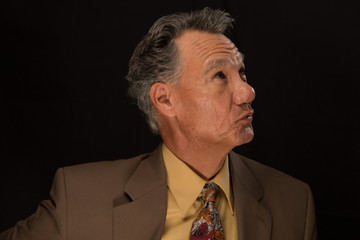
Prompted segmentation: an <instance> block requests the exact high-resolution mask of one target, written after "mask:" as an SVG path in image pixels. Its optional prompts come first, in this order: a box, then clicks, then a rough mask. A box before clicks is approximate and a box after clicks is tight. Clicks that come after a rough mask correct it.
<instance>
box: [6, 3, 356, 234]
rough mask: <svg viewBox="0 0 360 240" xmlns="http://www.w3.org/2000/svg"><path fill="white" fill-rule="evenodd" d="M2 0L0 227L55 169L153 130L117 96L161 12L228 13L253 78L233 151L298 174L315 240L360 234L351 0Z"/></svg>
mask: <svg viewBox="0 0 360 240" xmlns="http://www.w3.org/2000/svg"><path fill="white" fill-rule="evenodd" d="M4 4H5V3H3V7H1V10H0V11H1V15H0V16H1V24H2V27H1V35H2V37H1V58H2V64H1V92H0V94H1V119H2V120H3V121H2V122H3V123H2V124H1V165H0V187H1V192H0V196H1V197H0V231H2V230H4V229H6V228H8V227H10V226H12V225H14V224H15V223H16V222H17V221H18V220H20V219H22V218H25V217H27V216H28V215H30V214H31V213H32V212H34V211H35V209H36V207H37V205H38V203H39V201H41V200H42V199H47V198H48V191H49V189H50V186H51V182H52V178H53V175H54V173H55V171H56V169H57V168H58V167H62V166H65V165H73V164H78V163H83V162H91V161H100V160H108V159H117V158H127V157H130V156H134V155H137V154H139V153H143V152H148V151H151V150H152V149H153V148H154V147H155V146H156V145H157V144H158V143H159V141H160V139H159V137H155V136H153V135H152V134H151V133H150V131H149V130H148V128H147V126H146V123H145V122H144V121H143V119H142V117H141V114H140V113H139V112H138V110H137V108H136V107H135V106H134V105H131V104H130V101H129V99H128V98H127V97H126V86H127V84H126V82H125V80H124V76H125V75H126V73H127V66H128V60H129V58H130V56H131V54H132V51H133V49H134V47H135V45H136V43H137V42H139V40H140V39H141V36H142V35H144V34H145V33H146V31H147V29H148V28H149V27H150V26H151V24H152V23H153V22H154V21H155V20H156V19H157V18H159V17H160V16H163V15H165V14H169V13H173V12H177V11H188V10H194V9H199V8H202V7H204V6H211V7H213V8H221V9H224V10H227V11H229V12H230V13H231V14H232V16H234V17H235V18H236V24H235V29H234V34H233V36H232V39H233V40H234V41H235V43H236V44H237V46H238V47H239V49H240V50H241V51H242V52H243V53H244V54H245V55H246V62H245V63H246V66H247V75H248V79H249V81H250V84H251V85H253V87H254V88H255V90H256V93H257V97H256V100H255V102H254V108H255V110H256V114H255V118H254V128H255V139H254V141H253V142H251V143H249V144H247V145H244V146H241V147H239V148H237V149H236V151H237V152H239V153H242V154H243V155H245V156H248V157H250V158H253V159H255V160H257V161H259V162H261V163H264V164H267V165H269V166H272V167H275V168H277V169H280V170H282V171H284V172H286V173H288V174H290V175H292V176H294V177H296V178H299V179H301V180H303V181H305V182H307V183H308V184H309V185H310V186H311V188H312V190H313V193H314V197H315V201H316V207H317V217H318V228H319V236H320V239H350V237H352V239H359V238H358V237H359V233H358V228H359V226H360V225H359V212H360V211H359V208H360V207H359V206H360V204H359V201H360V196H359V189H360V188H359V187H360V184H359V182H360V180H359V170H360V168H359V160H360V154H359V147H360V146H359V140H358V135H359V114H358V111H359V101H358V97H359V92H358V91H357V83H358V81H359V77H358V71H359V62H358V61H357V60H358V58H359V56H360V55H359V48H358V44H359V41H360V39H359V34H358V32H359V29H360V24H359V21H358V20H359V18H358V16H359V14H360V11H359V8H357V7H355V5H354V4H350V3H348V2H346V1H326V0H312V1H310V0H296V1H288V0H275V1H266V0H263V1H252V0H228V1H215V0H213V1H210V0H208V1H205V0H197V1H195V0H193V1H190V0H184V1H165V0H163V1H160V0H158V1H155V0H153V1H142V2H140V1H131V3H129V2H126V1H115V0H112V1H105V0H93V1H84V2H81V1H75V0H73V1H56V2H55V1H39V0H37V1H25V0H17V1H7V3H6V4H5V5H4Z"/></svg>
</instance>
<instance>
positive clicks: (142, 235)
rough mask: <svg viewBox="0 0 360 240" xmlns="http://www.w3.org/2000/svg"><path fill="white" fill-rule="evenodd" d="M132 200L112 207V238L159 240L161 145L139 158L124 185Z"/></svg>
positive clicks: (163, 192)
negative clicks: (135, 167)
mask: <svg viewBox="0 0 360 240" xmlns="http://www.w3.org/2000/svg"><path fill="white" fill-rule="evenodd" d="M125 193H126V194H127V195H128V196H129V197H130V199H131V200H132V201H130V202H127V203H123V204H120V205H117V206H114V209H113V218H114V219H113V224H114V240H120V239H160V238H161V235H162V231H163V228H164V225H165V219H166V209H167V185H166V170H165V166H164V161H163V157H162V154H161V145H159V147H157V148H156V149H155V151H154V152H153V153H151V154H150V155H149V156H148V157H146V158H145V159H144V160H142V161H141V162H140V164H139V166H138V167H137V169H136V171H135V172H134V173H133V175H132V176H131V177H130V179H129V181H128V182H127V184H126V186H125Z"/></svg>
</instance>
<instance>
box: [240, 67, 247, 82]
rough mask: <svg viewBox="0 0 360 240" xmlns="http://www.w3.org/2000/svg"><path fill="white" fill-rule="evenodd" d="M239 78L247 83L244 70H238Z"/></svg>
mask: <svg viewBox="0 0 360 240" xmlns="http://www.w3.org/2000/svg"><path fill="white" fill-rule="evenodd" d="M239 76H240V78H241V79H242V80H243V81H244V82H247V80H246V74H245V68H241V69H240V70H239Z"/></svg>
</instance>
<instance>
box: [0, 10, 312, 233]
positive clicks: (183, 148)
mask: <svg viewBox="0 0 360 240" xmlns="http://www.w3.org/2000/svg"><path fill="white" fill-rule="evenodd" d="M232 21H233V20H232V19H231V18H230V16H229V14H227V13H225V12H222V11H219V10H211V9H209V8H205V9H203V10H201V11H196V12H192V13H181V14H174V15H169V16H165V17H162V18H160V19H159V20H158V21H156V22H155V24H154V25H153V26H152V27H151V29H150V30H149V32H148V34H147V35H146V36H145V37H144V38H143V40H142V41H141V42H140V43H139V44H138V46H137V47H136V49H135V52H134V54H133V56H132V58H131V60H130V69H129V74H128V75H127V80H128V81H129V82H130V89H129V92H130V95H131V96H132V97H134V98H135V99H136V101H137V103H138V105H139V108H140V109H141V110H142V111H143V112H144V113H145V116H146V118H147V121H148V123H149V125H150V127H151V129H152V130H153V131H154V132H155V133H160V135H161V137H162V140H163V143H162V144H161V145H160V146H159V147H158V148H157V149H156V150H155V151H154V152H152V153H150V154H145V155H141V156H138V157H135V158H132V159H127V160H118V161H109V162H98V163H89V164H83V165H77V166H72V167H65V168H61V169H59V170H58V171H57V174H56V176H55V179H54V183H53V187H52V189H51V194H50V195H51V200H47V201H43V202H41V204H40V206H39V208H38V210H37V212H36V213H35V214H34V215H32V216H31V217H29V218H28V219H26V220H24V221H20V222H19V223H18V224H17V225H16V226H14V227H13V228H11V229H9V230H7V231H6V232H4V233H2V234H1V235H0V239H1V240H4V239H36V240H39V239H52V240H55V239H64V240H65V239H66V240H82V239H84V240H85V239H86V240H89V239H104V240H105V239H115V240H118V239H125V240H131V239H172V240H174V239H230V240H231V239H241V240H260V239H279V240H284V239H286V240H295V239H306V240H310V239H316V226H315V216H314V215H315V214H314V206H313V200H312V195H311V192H310V189H309V187H308V186H307V185H306V184H304V183H302V182H300V181H298V180H296V179H294V178H292V177H290V176H287V175H285V174H283V173H281V172H279V171H277V170H274V169H271V168H269V167H266V166H263V165H261V164H259V163H257V162H254V161H252V160H250V159H247V158H245V157H242V156H240V155H238V154H236V153H234V152H231V150H232V149H233V148H234V147H236V146H239V145H241V144H244V143H247V142H249V141H251V140H252V138H253V129H252V125H251V122H252V115H253V113H254V111H253V109H252V108H251V102H252V101H253V100H254V97H255V92H254V89H253V88H252V87H251V86H250V85H249V84H248V82H247V80H246V76H245V73H244V70H245V67H244V62H243V55H242V54H241V53H240V52H239V51H238V49H237V48H236V47H235V45H234V43H232V42H231V41H230V40H229V39H228V38H227V37H225V35H224V34H225V33H226V31H227V29H229V28H230V27H231V24H232Z"/></svg>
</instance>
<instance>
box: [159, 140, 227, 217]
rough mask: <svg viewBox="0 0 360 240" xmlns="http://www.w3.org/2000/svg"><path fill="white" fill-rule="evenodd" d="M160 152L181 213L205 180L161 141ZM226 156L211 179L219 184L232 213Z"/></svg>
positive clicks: (168, 182) (169, 186)
mask: <svg viewBox="0 0 360 240" xmlns="http://www.w3.org/2000/svg"><path fill="white" fill-rule="evenodd" d="M162 154H163V158H164V162H165V167H166V173H167V185H168V188H169V190H170V192H171V193H172V194H173V196H174V198H175V200H176V202H177V204H178V206H179V209H180V211H181V213H182V214H183V215H185V214H186V213H187V211H188V210H189V208H190V207H191V206H192V204H193V203H194V202H195V201H196V199H197V198H198V197H199V195H200V193H201V190H202V189H203V187H204V185H205V183H206V182H207V181H206V180H204V179H202V178H201V177H200V176H199V175H197V174H196V173H195V172H194V171H192V170H191V169H190V168H189V167H188V166H187V165H186V164H185V163H184V162H183V161H181V160H180V159H179V158H178V157H177V156H175V155H174V154H173V153H172V152H171V151H170V150H169V149H168V148H167V147H166V145H165V144H164V143H163V145H162ZM228 162H229V161H228V157H226V160H225V162H224V164H223V166H222V167H221V169H220V171H219V172H218V173H217V175H216V176H215V177H214V178H213V179H212V180H211V181H212V182H215V183H216V184H217V185H219V186H220V188H221V189H222V191H223V192H224V194H225V196H226V199H227V201H228V205H229V207H230V211H231V213H233V197H232V192H231V187H230V173H229V164H228Z"/></svg>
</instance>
